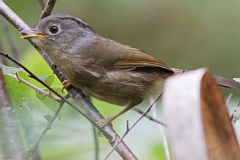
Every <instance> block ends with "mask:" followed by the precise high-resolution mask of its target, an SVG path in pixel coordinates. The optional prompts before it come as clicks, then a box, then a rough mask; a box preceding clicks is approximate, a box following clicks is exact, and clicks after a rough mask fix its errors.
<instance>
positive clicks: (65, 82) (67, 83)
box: [62, 80, 72, 92]
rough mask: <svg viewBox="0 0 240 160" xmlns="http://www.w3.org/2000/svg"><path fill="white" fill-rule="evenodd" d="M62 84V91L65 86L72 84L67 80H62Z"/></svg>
mask: <svg viewBox="0 0 240 160" xmlns="http://www.w3.org/2000/svg"><path fill="white" fill-rule="evenodd" d="M62 84H63V88H62V92H63V91H64V89H67V88H69V87H71V86H72V84H71V82H70V81H69V80H64V81H63V82H62Z"/></svg>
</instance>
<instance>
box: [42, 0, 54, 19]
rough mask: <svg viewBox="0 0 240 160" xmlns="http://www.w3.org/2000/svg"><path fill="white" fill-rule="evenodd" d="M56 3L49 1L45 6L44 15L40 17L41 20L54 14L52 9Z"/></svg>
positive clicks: (52, 0)
mask: <svg viewBox="0 0 240 160" xmlns="http://www.w3.org/2000/svg"><path fill="white" fill-rule="evenodd" d="M55 3H56V0H48V2H47V4H46V5H45V7H44V9H43V11H42V14H41V16H40V18H41V19H43V18H45V17H47V16H49V15H50V14H51V12H52V9H53V7H54V5H55Z"/></svg>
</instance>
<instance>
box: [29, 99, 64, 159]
mask: <svg viewBox="0 0 240 160" xmlns="http://www.w3.org/2000/svg"><path fill="white" fill-rule="evenodd" d="M63 104H64V101H62V102H60V104H59V106H58V108H57V110H56V112H55V113H54V115H53V117H52V119H51V120H50V121H49V122H48V125H47V127H46V128H45V129H44V131H43V132H42V134H41V136H40V137H39V139H38V141H37V142H36V143H35V144H34V145H33V147H32V148H31V149H30V150H29V151H28V152H29V153H31V155H33V154H34V153H35V152H36V150H37V148H38V146H39V144H40V142H41V140H42V139H43V137H44V136H45V135H46V133H47V131H48V130H50V129H51V127H52V124H53V122H54V120H55V119H56V118H57V116H58V114H59V112H60V111H61V109H62V107H63Z"/></svg>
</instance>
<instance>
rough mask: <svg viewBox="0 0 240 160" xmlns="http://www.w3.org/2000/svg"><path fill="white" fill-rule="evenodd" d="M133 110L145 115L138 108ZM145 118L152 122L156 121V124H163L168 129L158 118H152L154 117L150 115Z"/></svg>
mask: <svg viewBox="0 0 240 160" xmlns="http://www.w3.org/2000/svg"><path fill="white" fill-rule="evenodd" d="M133 110H134V111H136V112H137V113H139V114H143V113H144V112H143V111H142V110H140V109H138V108H133ZM144 117H146V118H148V119H149V120H150V121H154V122H156V123H158V124H161V125H162V126H164V127H167V125H166V124H165V123H163V122H160V121H159V120H157V119H156V118H154V117H152V116H150V115H148V114H146V115H145V116H144Z"/></svg>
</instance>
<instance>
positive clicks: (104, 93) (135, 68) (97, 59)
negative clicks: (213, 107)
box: [21, 14, 240, 126]
mask: <svg viewBox="0 0 240 160" xmlns="http://www.w3.org/2000/svg"><path fill="white" fill-rule="evenodd" d="M23 33H25V34H26V33H27V35H26V36H23V37H21V38H34V40H35V42H36V43H37V44H38V45H39V47H41V48H42V49H43V50H44V51H45V52H46V54H47V55H48V56H49V57H50V58H51V59H52V60H53V62H54V63H55V64H56V65H57V66H58V67H59V68H60V70H61V71H62V72H63V74H64V75H65V76H66V78H67V79H68V81H69V83H70V84H71V85H73V86H74V87H76V88H79V89H81V90H82V91H83V92H84V93H86V94H88V95H90V96H93V97H95V98H97V99H99V100H102V101H106V102H108V103H112V104H116V105H120V106H127V107H126V108H124V109H123V110H122V111H121V112H119V113H118V114H116V115H114V116H112V117H110V118H108V119H106V120H101V121H99V122H98V124H99V125H100V126H105V125H107V124H110V123H111V122H112V121H113V120H114V119H116V118H117V117H118V116H120V115H122V114H123V113H125V112H127V111H128V110H130V109H131V108H133V107H134V106H136V105H138V104H140V103H141V102H142V101H144V100H146V99H148V98H149V97H151V96H153V95H155V94H156V93H159V91H160V90H161V89H162V87H163V84H164V81H165V80H166V78H168V77H169V76H171V75H173V74H174V71H173V69H171V68H170V67H168V66H166V65H165V64H164V63H163V62H161V61H160V60H158V59H156V58H154V57H152V56H151V55H149V54H147V53H146V52H144V51H142V50H139V49H136V48H133V47H130V46H127V45H123V44H120V43H118V42H115V41H113V40H110V39H107V38H104V37H102V36H100V35H98V34H97V33H95V32H94V31H93V29H92V28H91V27H90V26H89V25H88V24H87V23H85V22H83V21H82V20H81V19H79V18H76V17H73V16H70V15H65V14H55V15H50V16H48V17H46V18H44V19H41V20H40V22H39V24H38V25H37V27H36V28H35V29H33V30H32V31H24V32H23ZM224 82H226V81H224ZM231 82H232V81H231ZM222 85H225V86H228V84H225V83H222ZM235 85H236V84H235V83H234V85H233V86H235ZM239 86H240V85H239ZM239 86H238V87H239ZM229 87H231V86H229ZM235 87H236V86H235ZM239 88H240V87H239Z"/></svg>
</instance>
